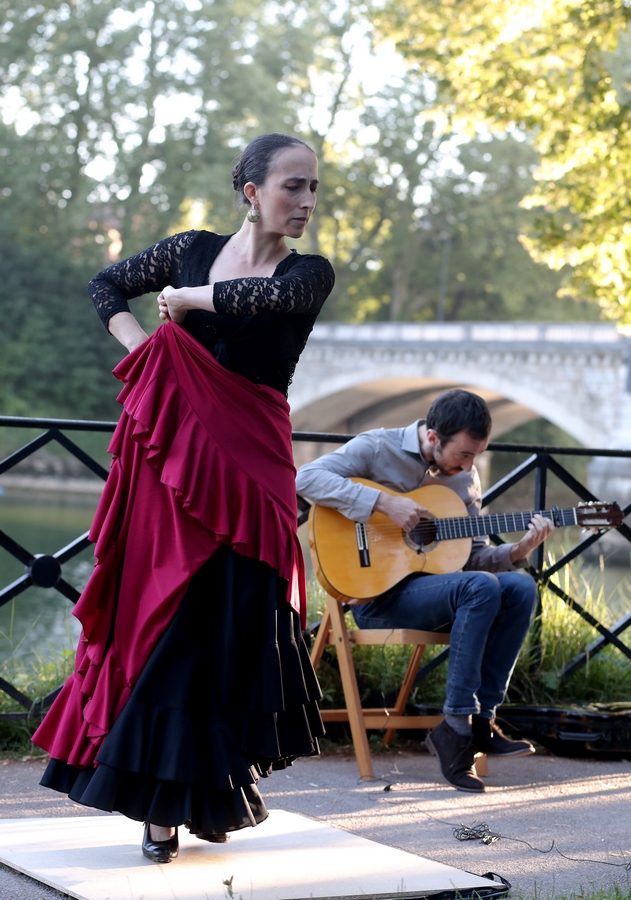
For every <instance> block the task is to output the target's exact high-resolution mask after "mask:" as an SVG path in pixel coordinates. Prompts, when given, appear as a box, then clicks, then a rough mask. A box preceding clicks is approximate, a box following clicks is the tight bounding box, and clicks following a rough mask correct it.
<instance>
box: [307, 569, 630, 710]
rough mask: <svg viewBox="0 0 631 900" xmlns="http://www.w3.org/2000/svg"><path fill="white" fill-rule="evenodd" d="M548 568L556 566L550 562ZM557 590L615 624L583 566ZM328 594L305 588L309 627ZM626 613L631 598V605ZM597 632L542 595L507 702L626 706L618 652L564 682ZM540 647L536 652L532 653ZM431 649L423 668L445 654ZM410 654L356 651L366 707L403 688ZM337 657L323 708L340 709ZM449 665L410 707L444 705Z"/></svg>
mask: <svg viewBox="0 0 631 900" xmlns="http://www.w3.org/2000/svg"><path fill="white" fill-rule="evenodd" d="M548 562H549V564H550V565H552V564H553V563H554V558H553V556H552V555H550V556H549V560H548ZM553 581H554V583H555V584H556V585H557V586H558V587H560V588H561V589H562V590H563V591H565V592H566V593H567V594H569V595H570V596H573V597H575V598H576V600H578V602H580V603H581V605H582V606H583V607H585V609H586V610H587V611H588V612H590V613H591V614H592V615H593V616H594V617H595V618H596V619H598V620H599V621H601V622H602V623H603V624H604V625H611V624H612V615H611V613H610V612H609V610H608V607H607V599H608V598H606V597H605V595H604V591H603V589H602V588H601V587H598V588H597V587H596V586H595V581H596V579H595V578H593V579H592V580H591V581H590V579H589V578H588V577H586V576H585V575H584V574H583V571H582V565H581V563H580V561H578V562H575V563H573V564H572V565H570V566H566V567H565V568H564V569H562V570H561V572H559V573H557V574H556V575H555V576H554V577H553ZM325 603H326V594H325V592H324V590H323V589H322V588H321V587H320V585H319V584H318V582H317V581H316V580H315V579H313V580H312V581H311V582H310V583H309V621H310V622H314V621H316V620H317V619H319V618H321V615H322V612H323V611H324V607H325ZM628 606H629V608H631V597H630V598H629V603H628ZM346 622H347V625H348V627H349V628H354V627H356V626H355V624H354V621H353V618H352V614H351V613H347V614H346ZM598 636H599V635H598V632H597V631H596V630H595V629H594V628H593V627H592V626H591V625H589V624H588V623H587V622H586V621H585V620H584V619H582V618H581V617H580V616H579V615H578V614H577V613H576V612H575V611H574V610H572V609H570V608H569V607H568V606H567V605H566V604H565V603H564V602H563V601H562V600H561V599H560V598H559V597H557V596H556V594H554V593H553V592H552V591H551V590H550V589H546V588H544V589H543V590H542V613H541V617H540V619H539V621H537V622H535V623H533V627H532V628H531V629H530V632H529V634H528V637H527V639H526V643H525V644H524V647H523V649H522V652H521V654H520V657H519V660H518V662H517V666H516V668H515V672H514V673H513V677H512V679H511V684H510V688H509V693H508V696H507V700H506V702H507V703H518V704H528V705H530V704H534V705H564V706H565V705H585V704H593V703H599V704H609V703H617V702H629V701H631V663H630V662H629V660H628V659H627V657H625V656H624V655H623V654H622V653H621V652H620V651H619V650H617V649H616V648H614V647H611V646H609V647H607V648H606V649H604V650H602V651H601V652H600V653H598V654H597V655H596V656H594V657H593V658H592V659H590V660H589V661H588V663H587V664H586V665H585V666H583V667H582V668H581V669H579V670H578V671H577V672H576V673H575V674H574V675H572V676H571V677H570V678H569V679H568V680H566V681H564V682H561V673H562V671H563V668H564V667H565V666H566V664H567V663H568V662H570V660H572V659H573V658H574V657H575V656H577V654H579V653H580V652H581V651H582V650H584V649H585V647H587V646H588V645H589V644H590V643H591V642H592V641H593V640H594V639H595V638H597V637H598ZM537 641H540V646H537ZM442 649H443V648H442V647H440V646H438V647H428V648H427V650H426V653H425V657H424V659H423V663H427V662H428V661H429V660H431V659H432V658H433V657H434V656H435V655H437V654H438V653H440V652H441V651H442ZM411 653H412V648H411V647H401V646H377V647H372V646H361V647H356V648H354V649H353V659H354V661H355V669H356V671H357V677H358V681H359V685H360V693H361V694H362V701H363V702H365V703H366V702H370V703H371V704H375V705H381V704H382V703H383V704H386V703H389V702H391V700H392V698H393V696H394V695H395V694H396V692H397V690H398V688H399V687H400V685H401V681H402V680H403V676H404V674H405V671H406V668H407V665H408V662H409V659H410V655H411ZM334 654H335V650H334V649H333V648H328V650H327V655H326V657H325V659H324V660H323V662H322V664H321V665H320V668H319V670H318V677H319V679H320V683H321V685H322V689H323V694H324V701H323V706H324V707H325V708H326V707H329V708H332V707H336V706H339V705H343V693H342V687H341V682H340V678H339V674H338V672H337V669H336V666H335V661H334V658H333V657H334ZM446 677H447V663H446V662H445V663H443V664H442V665H440V666H439V667H437V668H436V669H435V670H434V671H433V672H431V673H430V674H429V676H427V677H426V678H425V679H423V681H422V682H421V683H420V684H419V685H417V686H416V687H415V689H414V691H413V693H412V696H411V698H410V699H411V700H412V702H416V703H422V704H423V705H428V706H430V705H438V706H441V705H442V703H443V701H444V698H445V682H446Z"/></svg>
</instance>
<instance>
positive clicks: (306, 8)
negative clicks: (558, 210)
mask: <svg viewBox="0 0 631 900" xmlns="http://www.w3.org/2000/svg"><path fill="white" fill-rule="evenodd" d="M0 23H1V24H0V161H1V163H2V165H1V167H0V252H2V254H3V258H4V259H5V260H6V261H7V267H8V269H7V273H8V274H7V276H6V278H5V280H6V281H7V282H8V285H9V289H10V290H9V293H10V298H11V299H10V301H6V302H10V304H11V307H10V308H11V313H10V321H9V322H8V323H7V326H6V328H5V332H4V334H3V336H2V337H1V338H0V367H1V371H0V375H1V376H2V379H1V381H0V411H2V412H14V413H15V412H18V411H21V412H28V411H31V412H38V413H42V414H43V413H47V414H50V415H54V414H68V415H90V416H97V417H108V418H109V417H110V416H112V415H113V414H114V410H115V406H114V404H113V398H114V397H115V395H116V392H117V385H116V382H114V381H113V379H112V378H111V376H110V375H109V372H108V370H109V369H111V367H112V366H113V365H114V364H115V363H116V361H117V359H118V358H120V355H121V352H122V351H121V350H120V348H119V347H118V345H117V344H116V342H115V341H113V339H108V338H107V336H106V334H105V333H104V331H103V330H102V327H101V326H100V324H99V322H98V320H97V319H96V317H95V316H94V313H93V311H92V310H91V308H90V304H89V301H88V300H87V298H86V296H85V284H86V282H87V280H88V278H89V277H90V276H91V275H92V274H94V273H95V272H96V271H98V270H99V269H101V268H103V267H104V266H105V265H107V264H109V262H110V261H111V260H115V259H116V258H120V257H124V256H127V255H130V254H132V253H135V252H138V251H139V250H141V249H143V248H144V247H146V246H148V245H150V244H151V243H152V242H153V241H155V240H158V239H160V238H162V237H164V236H165V235H167V234H170V233H173V232H175V231H179V230H184V229H187V228H200V227H206V228H209V229H211V230H214V231H219V232H223V233H226V232H230V231H233V230H236V229H237V228H238V227H239V214H238V212H237V209H236V207H235V204H234V192H233V190H232V185H231V179H230V170H231V167H232V164H233V160H234V158H235V157H236V156H237V155H238V153H239V152H240V150H241V149H242V147H243V146H244V145H245V144H246V143H247V142H248V141H249V140H250V139H251V138H252V137H254V136H255V135H256V134H260V133H262V132H265V131H285V132H295V133H298V134H299V135H300V136H302V137H304V138H305V139H307V140H308V141H310V142H311V143H312V145H313V146H314V148H315V149H316V151H317V153H318V155H319V157H320V164H321V168H320V172H321V175H320V177H321V181H322V185H321V189H320V192H319V200H318V206H317V208H316V212H315V215H314V217H313V220H312V223H311V225H310V227H309V230H308V234H307V236H306V237H305V238H304V239H303V241H301V242H300V244H299V245H297V246H298V247H299V248H300V249H303V250H305V249H306V250H309V249H310V250H312V251H313V252H321V253H324V254H326V255H327V256H329V257H330V258H331V261H332V262H333V264H334V266H335V268H336V271H337V284H336V289H335V293H334V295H333V296H332V297H331V298H330V300H329V301H328V302H327V304H326V307H325V311H324V313H323V315H324V316H325V317H328V318H333V319H347V320H348V319H350V320H354V321H364V320H370V319H373V320H374V319H400V320H405V319H425V320H426V319H433V318H436V317H437V316H439V317H440V316H442V317H444V318H446V319H485V318H489V317H493V318H498V319H511V318H521V319H524V318H548V319H549V318H572V317H576V315H577V308H576V305H575V304H574V302H573V301H571V300H570V299H567V298H562V299H559V300H557V301H555V300H554V296H555V293H556V291H557V290H558V287H559V284H560V278H559V274H558V273H556V272H553V271H550V270H549V269H548V268H547V267H546V266H542V265H536V264H534V263H533V262H532V260H531V258H530V257H529V256H528V254H527V253H526V251H525V250H524V248H523V247H522V245H521V244H520V243H519V241H518V235H519V234H520V232H521V231H523V230H524V229H525V228H527V227H528V226H529V223H530V222H531V221H532V220H533V218H534V213H533V212H532V211H529V210H524V209H520V208H519V206H518V202H519V200H520V199H521V197H522V196H523V194H524V193H527V192H528V191H530V190H531V187H532V184H531V181H532V175H531V170H532V168H533V166H534V165H535V164H536V161H537V156H536V154H535V153H534V152H533V150H532V148H531V147H530V146H529V144H528V143H527V142H525V141H522V140H517V139H516V138H514V137H506V138H505V139H502V140H500V139H490V138H488V137H484V138H482V137H478V138H476V139H475V140H473V141H471V142H469V143H463V144H461V146H459V147H456V146H455V145H454V142H453V140H452V138H451V136H450V135H449V134H446V133H444V132H442V133H441V132H440V131H439V130H437V128H436V125H435V122H434V121H433V120H432V116H431V114H430V111H431V108H432V106H433V104H434V99H435V97H434V85H433V83H432V82H431V81H430V80H429V79H428V78H427V77H426V75H425V64H424V63H423V64H422V65H421V64H416V63H413V64H411V65H410V66H409V67H408V68H407V69H405V67H402V68H401V70H400V72H399V74H396V75H392V76H389V77H388V78H383V79H381V80H379V79H374V80H373V83H372V86H370V87H367V82H365V81H363V80H362V78H361V77H359V76H358V71H357V65H356V60H357V48H358V47H359V46H360V45H361V46H363V47H364V49H365V50H366V52H365V53H364V58H365V59H368V60H370V63H369V64H374V65H375V66H377V65H378V62H377V59H378V58H377V56H376V55H375V54H374V52H373V53H372V55H371V52H372V51H371V50H370V41H371V26H370V23H369V22H368V21H367V20H366V18H365V10H364V8H363V7H361V6H357V5H354V6H351V5H350V4H348V5H345V4H343V3H342V4H340V3H338V2H337V0H335V2H334V0H286V2H281V3H278V2H272V0H263V2H260V0H231V2H228V0H160V2H158V0H149V2H146V0H34V2H33V3H29V4H26V5H23V4H18V5H16V4H12V3H10V2H9V0H0ZM305 245H306V246H305ZM593 309H594V310H595V309H596V308H595V307H593ZM134 312H136V313H137V314H139V317H140V318H141V320H142V321H143V324H144V325H145V327H146V328H147V329H148V330H152V329H153V328H154V327H155V326H157V324H158V322H157V317H156V311H155V303H153V301H152V300H150V299H147V300H146V301H135V304H134ZM580 314H581V316H583V317H590V311H589V310H586V309H585V308H582V309H581V311H580ZM592 315H593V313H592Z"/></svg>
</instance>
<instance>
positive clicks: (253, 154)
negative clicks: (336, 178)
mask: <svg viewBox="0 0 631 900" xmlns="http://www.w3.org/2000/svg"><path fill="white" fill-rule="evenodd" d="M294 146H301V147H306V148H307V150H311V147H309V145H308V144H305V142H304V141H301V140H300V138H296V137H292V136H291V135H289V134H278V133H277V132H273V133H272V134H262V135H260V136H259V137H257V138H254V140H253V141H251V142H250V143H249V144H248V146H247V147H246V148H245V150H244V151H243V153H242V154H241V156H240V157H239V159H238V160H237V163H236V165H235V167H234V169H233V170H232V186H233V188H234V189H235V191H236V192H237V193H240V194H241V196H240V197H239V201H240V202H241V203H243V204H245V205H246V206H249V201H248V199H247V197H246V196H245V194H244V193H243V187H244V185H246V184H247V183H248V181H251V182H252V184H265V181H266V179H267V175H268V173H269V168H270V164H271V162H272V160H273V159H274V157H275V156H276V154H277V153H279V152H280V151H281V150H285V149H286V148H287V147H294Z"/></svg>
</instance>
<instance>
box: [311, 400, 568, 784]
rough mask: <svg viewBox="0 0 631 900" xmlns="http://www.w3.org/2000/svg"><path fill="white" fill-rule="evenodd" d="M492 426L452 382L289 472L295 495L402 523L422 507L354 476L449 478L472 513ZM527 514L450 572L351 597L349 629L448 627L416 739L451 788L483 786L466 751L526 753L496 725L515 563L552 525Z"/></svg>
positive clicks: (512, 640) (393, 482)
mask: <svg viewBox="0 0 631 900" xmlns="http://www.w3.org/2000/svg"><path fill="white" fill-rule="evenodd" d="M490 431H491V416H490V413H489V409H488V407H487V405H486V403H485V402H484V400H482V399H481V398H480V397H478V396H477V395H476V394H471V393H469V392H468V391H462V390H452V391H447V392H446V393H444V394H441V395H440V396H439V397H437V398H436V399H435V400H434V402H433V403H432V405H431V407H430V410H429V412H428V414H427V419H426V420H423V419H420V420H419V421H417V422H413V423H412V424H411V425H409V426H408V427H407V428H389V429H383V428H379V429H375V430H374V431H367V432H365V433H364V434H360V435H357V437H355V438H353V439H352V440H351V441H349V443H348V444H346V445H345V446H343V447H340V448H339V449H338V450H336V451H335V452H334V453H329V454H327V455H326V456H323V457H321V458H320V459H317V460H315V462H312V463H308V464H307V465H305V466H302V468H301V469H300V470H299V472H298V476H297V485H296V486H297V490H298V493H299V494H300V495H301V496H303V497H305V498H307V499H308V500H310V501H312V502H314V503H319V504H321V505H323V506H332V507H334V508H335V509H337V510H338V511H339V512H341V513H342V514H343V515H345V516H347V517H348V518H349V519H352V520H354V521H356V522H367V521H368V519H369V518H370V516H371V515H372V513H373V512H374V511H380V512H382V513H384V514H385V515H386V516H388V518H390V519H391V520H392V522H394V523H395V525H398V526H399V527H401V528H402V529H404V530H405V531H407V532H409V531H411V530H412V529H413V528H414V527H415V525H417V524H418V522H419V520H420V518H421V515H422V514H423V513H424V512H426V510H424V509H422V508H421V507H420V506H418V504H416V503H415V502H414V501H413V500H412V499H410V498H409V497H399V496H393V495H392V494H389V493H386V492H384V491H379V490H377V489H375V488H370V487H368V486H366V485H362V484H357V483H355V482H353V481H351V480H350V479H351V478H352V477H362V478H368V479H370V480H371V481H375V482H377V483H378V484H381V485H383V486H384V487H387V488H390V489H391V490H394V491H398V492H401V493H407V492H409V491H412V490H415V489H416V488H418V487H421V486H424V485H430V484H443V485H446V486H447V487H450V488H452V489H453V490H454V491H456V493H457V494H459V496H460V497H461V498H462V500H464V502H465V504H466V507H467V511H468V513H469V515H471V516H477V515H479V512H480V507H481V488H480V479H479V477H478V473H477V471H476V468H475V466H474V464H473V463H474V459H475V457H476V456H477V455H478V454H479V453H482V452H483V451H484V450H486V447H487V445H488V442H489V434H490ZM553 528H554V526H553V524H552V523H551V522H550V521H549V520H548V519H545V518H544V517H543V516H539V515H537V516H534V517H533V519H532V521H531V522H530V524H529V526H528V531H527V533H526V534H525V535H524V537H522V538H521V540H519V541H517V543H514V544H502V545H500V546H499V547H491V546H489V541H488V538H485V537H479V538H474V539H473V544H472V550H471V555H470V557H469V560H468V561H467V564H466V565H465V567H464V570H463V571H461V572H454V573H453V574H451V575H423V574H413V575H410V576H409V577H407V578H405V579H404V580H403V581H401V582H400V583H399V584H397V585H396V586H395V587H394V588H392V589H391V590H389V591H387V592H386V593H385V594H382V595H381V596H379V597H375V598H374V599H372V600H370V601H368V602H365V603H363V604H362V605H356V606H354V607H353V615H354V617H355V621H356V622H357V625H358V626H359V627H360V628H415V629H419V630H422V631H450V632H451V648H450V654H449V670H448V675H447V696H446V701H445V706H444V710H443V711H444V713H445V719H444V721H443V722H441V723H440V725H438V727H437V728H435V729H434V730H433V731H432V732H431V734H430V735H429V736H428V737H427V739H426V741H425V743H426V745H427V747H428V749H429V750H430V752H432V753H434V754H435V755H436V756H437V757H438V761H439V763H440V769H441V772H442V774H443V776H444V778H445V779H446V780H447V781H448V782H449V784H451V785H453V787H455V788H457V789H458V790H460V791H473V792H477V791H483V790H484V783H483V782H482V781H481V779H480V778H478V776H477V775H476V773H475V768H474V765H473V760H474V755H475V753H476V752H478V751H479V752H483V753H487V754H489V755H491V756H525V755H527V754H530V753H534V748H533V746H532V745H531V744H530V743H529V742H528V741H513V740H509V739H508V738H507V737H506V736H505V735H504V734H502V732H501V730H500V729H499V728H498V726H497V725H496V724H495V721H494V718H495V710H496V708H497V707H498V706H499V705H500V704H501V703H502V701H503V700H504V696H505V694H506V689H507V687H508V682H509V679H510V676H511V674H512V671H513V669H514V667H515V663H516V661H517V656H518V654H519V651H520V649H521V647H522V644H523V643H524V640H525V638H526V634H527V632H528V627H529V624H530V620H531V617H532V613H533V609H534V606H535V602H536V598H537V588H536V585H535V582H534V581H533V580H532V578H530V577H529V576H528V575H527V574H525V573H519V572H516V571H515V570H516V569H519V568H523V567H525V566H526V557H527V556H528V554H529V553H530V552H531V550H533V549H534V548H535V547H537V546H538V545H539V544H541V543H542V541H544V540H545V538H546V537H548V535H549V534H550V532H551V531H552V530H553Z"/></svg>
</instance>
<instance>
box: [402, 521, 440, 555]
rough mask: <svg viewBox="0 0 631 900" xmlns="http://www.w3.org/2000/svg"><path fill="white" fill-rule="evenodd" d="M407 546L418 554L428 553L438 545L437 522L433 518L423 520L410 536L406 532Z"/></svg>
mask: <svg viewBox="0 0 631 900" xmlns="http://www.w3.org/2000/svg"><path fill="white" fill-rule="evenodd" d="M404 539H405V542H406V544H407V545H408V546H409V547H411V548H412V549H413V550H416V552H417V553H421V552H425V553H426V552H427V551H428V550H429V549H430V548H431V547H432V546H433V545H434V544H436V522H435V521H434V520H433V519H432V518H429V517H428V518H425V519H421V521H420V522H419V523H418V525H417V526H416V528H413V529H412V531H410V532H409V534H406V533H405V532H404Z"/></svg>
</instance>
